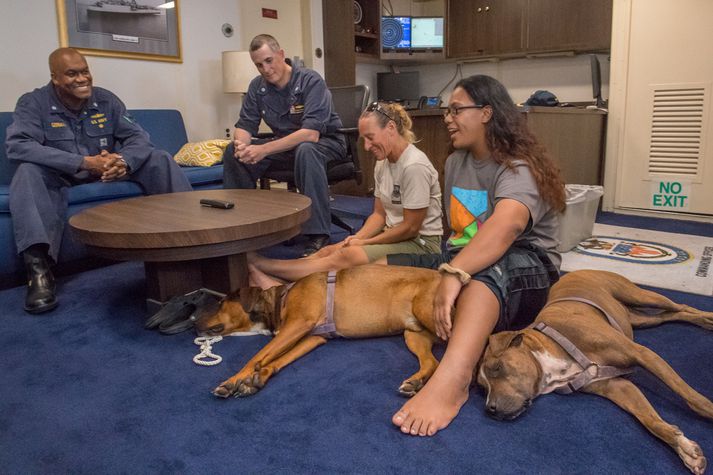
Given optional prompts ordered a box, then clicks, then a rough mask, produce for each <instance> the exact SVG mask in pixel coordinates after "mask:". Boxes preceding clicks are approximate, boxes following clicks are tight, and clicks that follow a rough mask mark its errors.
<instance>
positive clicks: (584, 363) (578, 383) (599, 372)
mask: <svg viewBox="0 0 713 475" xmlns="http://www.w3.org/2000/svg"><path fill="white" fill-rule="evenodd" d="M568 300H571V301H575V302H581V303H585V304H587V305H590V306H592V307H594V308H596V309H597V310H599V311H600V312H602V313H603V314H604V316H605V317H606V318H607V320H608V321H609V324H610V325H611V326H612V327H614V328H615V329H617V330H618V331H619V332H620V333H624V332H623V330H622V329H621V326H620V325H619V323H618V322H617V321H616V320H614V317H612V316H611V315H609V313H607V311H606V310H604V309H603V308H602V307H601V306H599V305H597V304H596V303H594V302H592V301H591V300H587V299H585V298H581V297H563V298H561V299H557V300H553V301H551V302H547V305H548V306H549V305H551V304H553V303H557V302H564V301H568ZM534 328H535V330H537V331H539V332H540V333H543V334H544V335H547V336H548V337H550V338H552V339H553V340H554V341H555V342H556V343H557V344H558V345H559V346H561V347H562V349H563V350H564V351H566V352H567V354H569V356H571V357H572V358H574V360H575V361H576V362H577V364H579V366H581V367H582V372H581V373H579V374H578V375H577V376H575V378H574V379H573V380H572V381H570V382H568V383H567V385H566V386H563V387H561V388H558V389H556V390H555V392H557V393H560V394H570V393H573V392H575V391H579V390H580V389H581V388H583V387H584V386H586V385H587V384H589V383H591V382H592V380H594V379H611V378H616V377H617V376H622V375H625V374H631V373H633V372H634V370H633V369H631V368H625V369H620V368H617V367H615V366H600V365H598V364H597V363H595V362H594V361H592V360H590V359H589V358H588V357H587V355H585V354H584V353H582V351H581V350H580V349H579V348H577V347H576V346H575V345H574V343H572V342H571V341H570V340H569V339H568V338H567V337H565V336H564V335H563V334H561V333H560V332H558V331H557V330H555V329H554V328H552V327H551V326H549V325H547V324H546V323H545V322H539V323H538V324H537V325H535V327H534Z"/></svg>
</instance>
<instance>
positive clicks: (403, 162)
mask: <svg viewBox="0 0 713 475" xmlns="http://www.w3.org/2000/svg"><path fill="white" fill-rule="evenodd" d="M374 197H375V198H376V199H378V200H381V204H382V205H383V206H384V211H385V212H386V227H388V228H392V227H394V226H396V225H398V224H400V223H401V222H402V221H403V220H404V208H406V209H422V208H428V210H427V211H426V217H425V218H424V220H423V223H422V224H421V229H420V230H419V234H420V235H422V236H442V235H443V223H442V221H441V186H440V185H439V183H438V172H437V171H436V169H435V168H434V167H433V165H432V164H431V162H430V161H429V160H428V157H426V154H425V153H423V152H422V151H421V150H419V149H418V148H416V147H415V146H414V145H413V144H409V146H408V147H406V149H405V150H404V151H403V153H402V154H401V156H400V157H399V159H398V160H397V161H396V163H391V162H389V161H388V160H381V161H379V162H376V166H375V167H374Z"/></svg>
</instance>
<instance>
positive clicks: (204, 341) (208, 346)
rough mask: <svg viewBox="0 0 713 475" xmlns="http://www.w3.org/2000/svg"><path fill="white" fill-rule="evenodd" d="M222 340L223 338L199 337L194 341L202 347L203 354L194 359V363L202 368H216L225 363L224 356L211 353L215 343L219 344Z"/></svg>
mask: <svg viewBox="0 0 713 475" xmlns="http://www.w3.org/2000/svg"><path fill="white" fill-rule="evenodd" d="M222 339H223V337H222V336H199V337H198V338H196V339H195V340H193V343H195V344H196V345H198V346H200V347H201V352H200V353H198V354H197V355H196V356H194V357H193V362H194V363H195V364H198V365H201V366H215V365H217V364H218V363H220V362H221V361H223V357H222V356H218V355H216V354H214V353H213V352H211V351H210V350H212V349H213V346H212V345H213V343H218V342H219V341H220V340H222ZM208 358H212V359H208Z"/></svg>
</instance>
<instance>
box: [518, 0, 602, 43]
mask: <svg viewBox="0 0 713 475" xmlns="http://www.w3.org/2000/svg"><path fill="white" fill-rule="evenodd" d="M611 23H612V0H529V1H528V5H527V24H528V28H527V46H526V47H527V50H528V51H531V52H537V51H556V50H562V51H599V50H608V49H609V47H610V44H611Z"/></svg>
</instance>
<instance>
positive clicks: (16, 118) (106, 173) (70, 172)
mask: <svg viewBox="0 0 713 475" xmlns="http://www.w3.org/2000/svg"><path fill="white" fill-rule="evenodd" d="M49 67H50V77H51V82H50V83H49V84H47V85H46V86H44V87H41V88H39V89H35V90H34V91H32V92H29V93H27V94H24V95H23V96H22V97H20V99H19V100H18V101H17V106H16V107H15V113H14V115H13V123H12V125H10V127H8V129H7V141H6V144H7V156H8V158H9V159H10V160H13V161H16V162H19V166H18V168H17V171H16V172H15V175H14V177H13V179H12V183H11V184H10V197H9V199H10V213H11V214H12V222H13V227H14V230H15V243H16V245H17V250H18V252H19V253H21V254H22V256H23V259H24V261H25V267H26V269H27V274H28V281H29V283H28V289H27V296H26V298H25V310H26V311H28V312H30V313H41V312H46V311H48V310H52V309H54V308H55V307H56V306H57V298H56V295H55V283H54V277H53V276H52V272H51V270H50V265H51V264H52V263H53V262H56V261H57V256H58V254H59V248H60V243H61V239H62V232H63V230H64V224H65V221H66V213H67V196H68V188H69V187H71V186H74V185H78V184H81V183H88V182H93V181H101V182H112V181H117V180H130V181H134V182H137V183H138V184H139V185H141V187H142V188H143V189H144V191H145V192H146V193H149V194H156V193H169V192H173V191H190V190H191V185H190V183H189V182H188V180H187V178H186V177H185V175H184V174H183V172H181V170H180V168H179V167H178V165H177V164H176V163H175V162H174V161H173V159H172V157H171V155H170V154H169V153H168V152H165V151H163V150H156V149H154V147H153V145H152V144H151V142H150V141H149V136H148V134H147V133H146V132H145V131H144V130H143V129H142V128H141V127H140V126H139V125H138V124H136V122H134V120H133V119H132V118H131V116H130V115H129V114H128V113H127V112H126V107H125V106H124V104H123V103H122V102H121V100H119V98H118V97H116V96H115V95H114V94H112V93H111V92H109V91H107V90H106V89H101V88H99V87H93V86H92V75H91V73H90V72H89V66H88V65H87V61H86V59H85V58H84V56H82V55H81V54H80V53H79V52H78V51H76V50H74V49H72V48H60V49H57V50H55V51H54V52H52V54H50V56H49Z"/></svg>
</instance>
